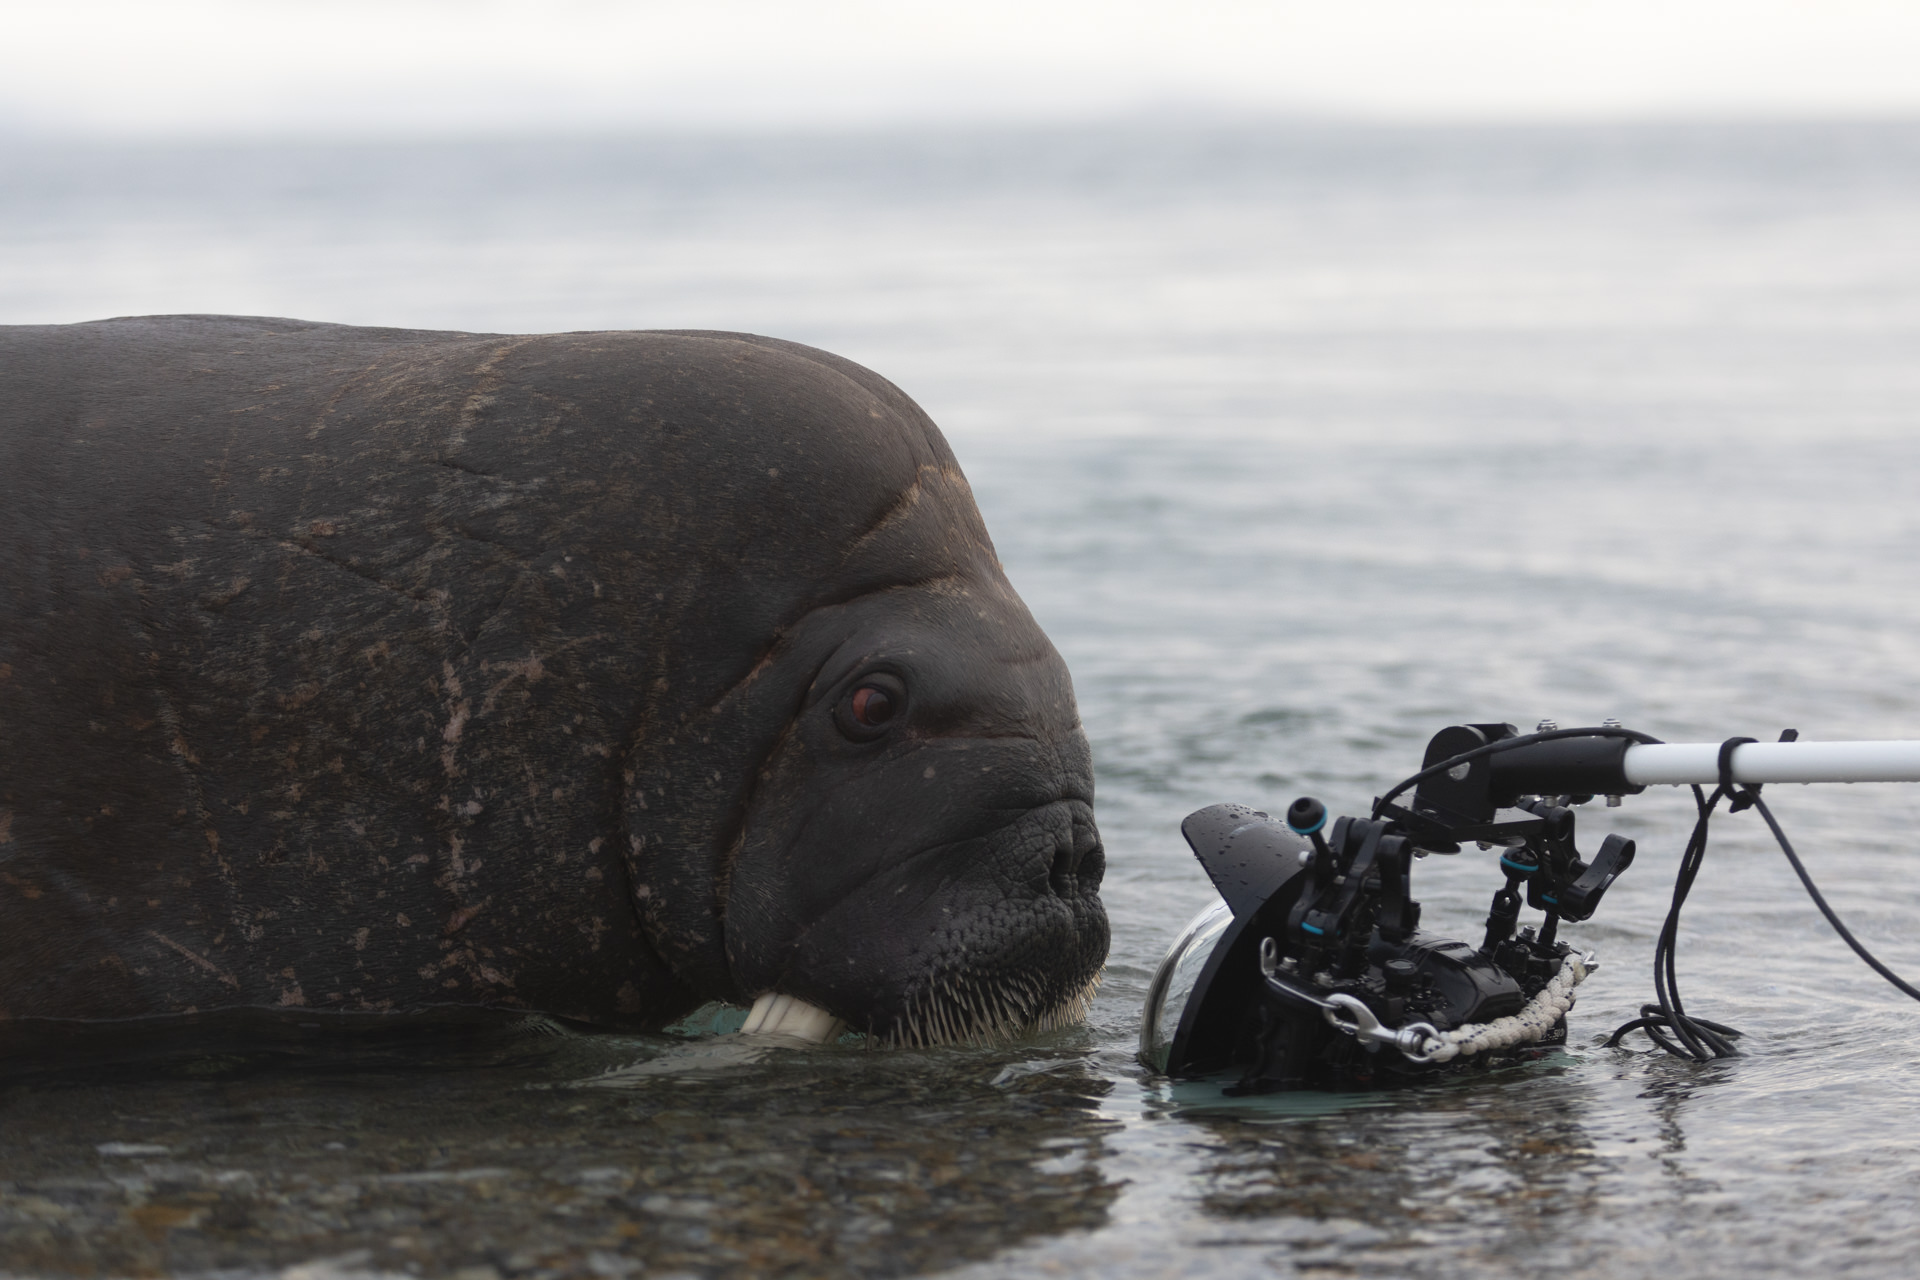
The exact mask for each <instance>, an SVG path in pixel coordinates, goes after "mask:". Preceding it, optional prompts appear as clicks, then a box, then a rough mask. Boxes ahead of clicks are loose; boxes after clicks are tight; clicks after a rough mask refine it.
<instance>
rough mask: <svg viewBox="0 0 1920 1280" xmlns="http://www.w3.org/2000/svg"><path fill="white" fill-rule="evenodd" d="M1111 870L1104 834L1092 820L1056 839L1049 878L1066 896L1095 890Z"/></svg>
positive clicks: (1060, 892)
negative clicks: (1103, 845) (1103, 839)
mask: <svg viewBox="0 0 1920 1280" xmlns="http://www.w3.org/2000/svg"><path fill="white" fill-rule="evenodd" d="M1106 869H1107V860H1106V854H1105V853H1104V852H1103V851H1102V849H1101V847H1100V833H1099V831H1098V830H1097V829H1095V827H1094V826H1093V824H1092V823H1090V822H1076V823H1074V824H1073V828H1072V830H1071V831H1070V832H1063V833H1062V834H1061V836H1060V837H1059V838H1058V839H1057V840H1056V841H1055V842H1054V847H1053V868H1052V870H1051V871H1050V872H1049V873H1048V876H1047V879H1048V880H1049V882H1051V884H1052V885H1053V891H1054V893H1056V894H1058V895H1059V896H1060V897H1062V898H1071V897H1074V896H1076V895H1078V894H1087V893H1094V892H1096V891H1098V890H1099V888H1100V881H1101V878H1102V877H1103V876H1104V874H1105V872H1106Z"/></svg>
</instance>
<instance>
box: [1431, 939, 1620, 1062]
mask: <svg viewBox="0 0 1920 1280" xmlns="http://www.w3.org/2000/svg"><path fill="white" fill-rule="evenodd" d="M1586 977H1587V966H1586V965H1584V964H1582V963H1581V962H1580V957H1578V956H1571V955H1570V956H1568V957H1567V958H1566V959H1565V960H1564V961H1563V962H1562V963H1561V965H1560V972H1558V973H1556V974H1554V975H1553V981H1551V982H1549V983H1547V985H1546V986H1544V987H1542V988H1540V992H1539V994H1537V995H1535V996H1534V997H1533V999H1531V1000H1529V1001H1528V1002H1527V1007H1526V1008H1524V1009H1522V1010H1521V1011H1520V1012H1518V1013H1516V1014H1513V1015H1512V1016H1511V1017H1506V1018H1496V1019H1495V1020H1494V1021H1492V1022H1470V1023H1468V1024H1467V1025H1466V1026H1464V1027H1455V1028H1454V1029H1453V1030H1451V1031H1447V1032H1443V1033H1441V1035H1440V1037H1439V1038H1438V1039H1430V1040H1428V1041H1426V1043H1425V1044H1423V1045H1422V1046H1421V1051H1422V1052H1424V1053H1426V1054H1428V1055H1429V1057H1428V1061H1430V1062H1451V1061H1453V1060H1454V1059H1455V1058H1462V1057H1472V1056H1473V1055H1474V1054H1476V1053H1491V1052H1494V1051H1496V1050H1500V1049H1511V1048H1512V1047H1513V1046H1514V1045H1517V1044H1532V1043H1533V1042H1534V1041H1536V1040H1538V1039H1540V1038H1541V1037H1542V1036H1544V1035H1546V1034H1547V1032H1549V1031H1551V1030H1553V1028H1554V1025H1555V1024H1556V1023H1558V1022H1559V1021H1560V1019H1561V1018H1563V1017H1565V1016H1566V1013H1567V1010H1569V1009H1571V1008H1573V989H1574V988H1575V987H1577V986H1579V985H1580V984H1581V983H1582V982H1584V981H1586Z"/></svg>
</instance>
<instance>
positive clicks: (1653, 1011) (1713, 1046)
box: [1607, 730, 1920, 1062]
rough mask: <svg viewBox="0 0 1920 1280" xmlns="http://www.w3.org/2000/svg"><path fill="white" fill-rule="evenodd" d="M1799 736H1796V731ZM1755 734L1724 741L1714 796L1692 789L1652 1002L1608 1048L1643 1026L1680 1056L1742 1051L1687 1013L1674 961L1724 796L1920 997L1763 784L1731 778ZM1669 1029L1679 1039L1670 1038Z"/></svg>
mask: <svg viewBox="0 0 1920 1280" xmlns="http://www.w3.org/2000/svg"><path fill="white" fill-rule="evenodd" d="M1792 734H1793V731H1792V730H1788V731H1787V733H1785V734H1782V735H1781V741H1783V742H1790V741H1792V740H1793V738H1792V737H1791V736H1789V735H1792ZM1795 736H1797V735H1795ZM1751 741H1753V739H1751V738H1729V739H1728V740H1727V741H1726V742H1724V743H1722V744H1721V745H1720V784H1719V785H1718V786H1716V787H1715V788H1714V789H1713V794H1712V795H1711V796H1708V795H1706V794H1705V793H1703V792H1702V791H1701V790H1700V788H1699V787H1698V786H1696V787H1694V788H1693V801H1694V805H1695V807H1696V808H1697V809H1698V811H1699V815H1700V816H1699V819H1698V820H1697V821H1696V822H1695V823H1694V827H1693V834H1692V835H1691V836H1689V837H1688V838H1687V845H1686V848H1685V849H1684V850H1683V851H1682V852H1681V855H1680V869H1679V871H1678V873H1677V874H1676V875H1675V877H1674V883H1673V904H1672V906H1671V907H1669V908H1668V910H1667V919H1666V923H1665V924H1664V925H1663V926H1662V927H1661V930H1660V937H1659V940H1658V941H1657V942H1655V944H1654V949H1653V991H1654V999H1655V1002H1656V1003H1654V1004H1645V1005H1641V1006H1640V1016H1639V1017H1638V1018H1635V1019H1633V1020H1632V1021H1630V1022H1626V1023H1623V1024H1621V1025H1620V1026H1619V1027H1618V1028H1616V1029H1615V1030H1614V1033H1613V1034H1612V1035H1611V1036H1609V1037H1608V1038H1607V1044H1608V1046H1609V1047H1611V1046H1617V1045H1618V1044H1619V1043H1620V1039H1621V1037H1622V1036H1625V1035H1626V1034H1628V1033H1629V1032H1632V1031H1644V1032H1646V1034H1647V1038H1648V1039H1649V1040H1651V1041H1653V1042H1654V1043H1655V1044H1657V1045H1659V1046H1660V1047H1661V1048H1662V1049H1664V1050H1666V1051H1667V1052H1668V1053H1671V1054H1673V1055H1675V1056H1676V1057H1682V1058H1692V1059H1694V1060H1695V1061H1696V1062H1707V1061H1711V1060H1712V1059H1714V1058H1731V1057H1736V1056H1738V1053H1739V1050H1737V1049H1735V1048H1734V1046H1733V1043H1732V1042H1733V1040H1734V1039H1736V1038H1738V1037H1739V1035H1740V1033H1739V1032H1738V1031H1736V1030H1734V1029H1733V1028H1732V1027H1728V1026H1723V1025H1721V1024H1720V1023H1718V1022H1709V1021H1708V1020H1707V1019H1705V1018H1695V1017H1691V1016H1689V1015H1688V1013H1687V1012H1686V1008H1685V1006H1684V1005H1682V1004H1681V1001H1680V976H1679V970H1678V967H1677V965H1676V962H1675V956H1676V951H1677V945H1676V944H1677V943H1678V940H1679V934H1680V908H1681V907H1682V906H1684V905H1685V903H1686V900H1687V894H1688V893H1689V892H1691V890H1692V889H1693V882H1694V878H1695V877H1696V876H1698V875H1699V874H1700V864H1701V862H1702V861H1703V860H1704V859H1705V858H1706V853H1707V824H1708V822H1709V821H1710V820H1711V819H1712V817H1713V811H1714V809H1715V807H1717V806H1718V805H1719V803H1720V801H1721V800H1722V799H1731V801H1732V803H1730V804H1729V805H1728V806H1727V811H1728V812H1729V813H1738V812H1739V811H1740V810H1742V809H1745V808H1749V807H1751V808H1754V809H1757V810H1759V812H1760V816H1761V817H1762V818H1763V819H1765V820H1766V824H1767V828H1768V829H1769V830H1770V831H1772V832H1773V838H1774V839H1775V840H1777V841H1778V842H1779V844H1780V851H1781V852H1782V853H1784V854H1786V855H1787V861H1788V862H1789V863H1791V864H1792V865H1793V870H1794V874H1796V875H1798V876H1799V877H1800V883H1801V884H1802V885H1803V886H1805V888H1806V890H1807V894H1808V896H1809V897H1811V898H1812V899H1813V905H1814V906H1816V907H1818V908H1820V914H1821V915H1823V916H1825V917H1826V918H1827V923H1828V924H1830V925H1832V926H1833V931H1834V932H1835V933H1837V934H1839V935H1840V937H1841V940H1842V941H1844V942H1845V943H1846V944H1847V945H1848V946H1849V947H1851V948H1853V952H1854V954H1855V955H1857V956H1859V957H1860V958H1861V959H1862V960H1864V961H1866V962H1867V964H1868V965H1869V966H1870V967H1871V968H1872V969H1873V971H1874V972H1875V973H1877V974H1879V975H1880V976H1881V977H1883V978H1885V979H1886V980H1887V981H1888V982H1890V983H1892V984H1893V985H1894V986H1895V987H1896V988H1898V989H1899V990H1900V991H1901V992H1902V993H1904V994H1905V995H1907V996H1910V997H1912V998H1913V999H1915V1000H1920V989H1916V988H1915V987H1913V986H1912V985H1911V984H1909V983H1908V982H1906V981H1905V980H1904V979H1902V978H1901V977H1900V975H1899V974H1897V973H1895V972H1894V971H1893V970H1891V969H1889V968H1887V966H1886V965H1884V964H1882V963H1880V961H1879V960H1878V959H1877V958H1875V956H1874V955H1873V953H1872V952H1870V951H1868V950H1867V949H1866V947H1865V946H1863V945H1861V943H1860V940H1859V939H1858V938H1855V937H1854V936H1853V934H1852V933H1851V932H1850V931H1849V930H1848V929H1847V926H1846V925H1844V924H1842V923H1841V922H1840V917H1839V916H1838V915H1836V914H1835V913H1834V910H1833V908H1832V907H1831V906H1829V905H1828V904H1827V900H1826V898H1825V897H1823V896H1822V895H1821V893H1820V890H1819V889H1818V888H1817V887H1815V885H1814V883H1813V877H1812V876H1810V875H1808V874H1807V868H1806V866H1805V865H1804V864H1803V863H1802V862H1801V861H1800V855H1799V854H1797V853H1795V852H1794V849H1793V844H1792V842H1791V841H1789V840H1788V839H1787V833H1786V832H1784V831H1782V830H1781V829H1780V824H1779V823H1778V822H1777V821H1775V820H1774V816H1773V811H1772V810H1771V809H1769V808H1767V802H1766V801H1764V800H1762V799H1761V798H1760V787H1759V786H1758V785H1757V784H1756V785H1753V786H1749V787H1738V786H1736V784H1735V783H1734V781H1733V771H1732V765H1731V761H1732V757H1733V748H1734V747H1736V746H1738V745H1739V744H1740V743H1742V742H1751ZM1668 1032H1671V1033H1672V1034H1673V1036H1674V1038H1675V1040H1678V1041H1679V1043H1677V1044H1676V1043H1675V1042H1674V1040H1670V1039H1668V1038H1667V1033H1668Z"/></svg>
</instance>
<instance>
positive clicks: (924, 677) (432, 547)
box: [0, 316, 1108, 1044]
mask: <svg viewBox="0 0 1920 1280" xmlns="http://www.w3.org/2000/svg"><path fill="white" fill-rule="evenodd" d="M0 525H4V530H5V536H4V539H0V1019H4V1020H7V1021H10V1022H11V1023H12V1024H13V1025H14V1026H15V1027H16V1028H18V1027H19V1026H22V1025H25V1024H27V1023H33V1022H36V1021H44V1020H69V1021H73V1020H77V1021H81V1022H93V1021H102V1020H120V1019H154V1018H159V1019H161V1020H163V1021H164V1020H165V1019H167V1018H171V1017H179V1016H185V1015H207V1014H210V1013H215V1012H218V1011H221V1010H259V1009H278V1010H293V1011H297V1012H298V1014H299V1015H300V1016H301V1017H303V1018H308V1019H314V1018H320V1019H323V1018H324V1015H326V1014H328V1013H330V1012H332V1013H339V1014H341V1015H356V1016H364V1015H381V1016H382V1017H391V1018H404V1017H405V1016H406V1015H408V1014H410V1013H423V1012H425V1011H431V1010H435V1009H445V1008H476V1009H496V1010H519V1011H528V1012H537V1013H541V1014H545V1015H550V1016H551V1017H554V1018H559V1019H565V1020H569V1021H571V1022H574V1023H579V1024H584V1025H586V1026H589V1027H604V1028H618V1029H636V1030H638V1029H648V1028H659V1027H661V1026H663V1025H666V1024H668V1023H670V1022H671V1021H672V1020H673V1019H675V1018H678V1017H681V1016H684V1015H685V1014H686V1013H687V1012H688V1011H690V1010H692V1009H694V1008H696V1007H698V1006H700V1005H702V1004H703V1003H705V1002H708V1001H728V1002H736V1003H741V1004H746V1003H750V1002H756V1001H757V1002H758V1003H757V1005H756V1013H755V1020H756V1024H758V1025H761V1026H763V1027H769V1028H777V1029H788V1030H798V1031H801V1032H803V1033H805V1034H809V1035H813V1036H815V1037H816V1038H820V1037H824V1036H825V1035H827V1034H828V1033H829V1029H830V1028H831V1029H837V1028H838V1027H840V1026H841V1025H844V1027H845V1028H847V1029H850V1030H853V1031H857V1032H864V1033H866V1034H868V1035H870V1036H872V1037H876V1038H877V1039H878V1040H880V1041H883V1042H895V1043H909V1044H928V1043H938V1042H953V1041H960V1040H979V1039H990V1038H994V1037H1004V1036H1009V1035H1014V1034H1019V1033H1021V1032H1023V1031H1024V1030H1026V1029H1029V1028H1035V1027H1047V1026H1051V1025H1056V1024H1061V1023H1067V1022H1071V1021H1073V1020H1075V1019H1076V1018H1078V1017H1079V1016H1081V1015H1082V1014H1083V1012H1084V1010H1085V1008H1086V1006H1087V1002H1088V1000H1089V998H1090V993H1091V991H1092V988H1093V984H1094V983H1095V982H1096V981H1097V979H1098V975H1099V973H1100V970H1101V966H1102V964H1103V962H1104V959H1105V956H1106V951H1107V940H1108V929H1107V921H1106V916H1105V913H1104V910H1103V908H1102V906H1101V903H1100V898H1099V885H1100V879H1101V872H1102V867H1103V854H1102V849H1101V844H1100V837H1099V833H1098V830H1097V828H1096V826H1095V824H1094V818H1093V810H1092V803H1093V777H1092V767H1091V758H1090V755H1089V751H1088V745H1087V739H1086V735H1085V733H1084V732H1083V730H1082V728H1081V724H1080V720H1079V716H1078V712H1077V710H1076V707H1075V703H1074V697H1073V689H1072V684H1071V681H1070V679H1069V677H1068V673H1067V670H1066V667H1065V665H1064V664H1063V663H1062V661H1061V658H1060V656H1059V654H1058V653H1057V652H1056V651H1055V649H1054V648H1053V646H1052V645H1051V644H1050V643H1049V642H1048V640H1047V638H1046V636H1045V635H1044V634H1043V633H1042V632H1041V630H1040V628H1039V627H1038V625H1036V623H1035V622H1034V620H1033V618H1032V616H1031V615H1030V614H1029V613H1028V611H1027V609H1026V607H1025V606H1024V605H1023V604H1022V603H1021V601H1020V599H1019V597H1018V596H1016V595H1015V594H1014V591H1013V589H1012V587H1011V586H1010V585H1009V584H1008V582H1007V579H1006V576H1005V574H1004V573H1003V571H1002V569H1001V567H1000V564H999V561H998V559H997V557H996V555H995V552H994V549H993V544H992V542H991V541H990V540H989V538H988V536H987V532H986V529H985V527H984V526H983V524H982V522H981V519H980V515H979V512H978V510H977V508H976V507H975V505H974V502H973V499H972V495H971V491H970V490H969V488H968V485H967V482H966V480H965V478H964V477H963V476H962V474H961V471H960V468H959V466H958V465H957V463H956V462H955V460H954V456H953V453H952V451H951V450H950V449H949V447H948V445H947V443H946V441H945V440H944V439H943V438H942V436H941V434H940V432H939V430H938V429H937V428H936V427H935V426H934V424H933V423H932V421H931V420H929V418H928V417H927V415H926V414H925V413H923V412H922V411H921V410H920V408H919V407H918V406H917V405H915V404H914V403H913V401H912V400H910V399H908V398H907V396H906V395H904V394H903V393H902V392H900V391H899V390H898V389H897V388H895V387H894V386H893V385H892V384H891V383H889V382H887V381H885V380H884V379H882V378H880V377H879V376H877V375H875V374H873V373H871V372H869V371H868V370H866V369H864V368H862V367H860V366H858V365H856V364H853V363H851V362H849V361H847V360H844V359H840V358H838V357H836V356H833V355H829V354H827V353H825V352H822V351H818V350H814V349H811V348H808V347H805V346H800V345H797V344H795V343H791V342H783V341H777V340H774V339H770V338H764V337H757V336H749V335H744V334H734V333H714V332H694V331H686V332H681V331H648V332H604V333H568V334H554V335H544V336H503V335H495V334H471V333H443V332H421V331H411V330H401V329H377V328H357V327H348V326H339V325H327V324H312V323H305V322H299V321H292V320H280V319H257V318H237V317H217V316H157V317H144V318H129V319H116V320H107V321H100V322H97V323H88V324H75V325H57V326H55V325H49V326H9V327H5V328H0Z"/></svg>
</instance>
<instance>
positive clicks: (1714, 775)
mask: <svg viewBox="0 0 1920 1280" xmlns="http://www.w3.org/2000/svg"><path fill="white" fill-rule="evenodd" d="M1730 763H1731V764H1732V766H1733V770H1732V772H1733V779H1734V781H1735V782H1920V742H1748V743H1742V744H1741V745H1740V746H1737V747H1735V748H1734V749H1733V759H1732V761H1731V762H1730ZM1622 765H1623V768H1624V770H1625V772H1626V775H1627V781H1628V782H1631V783H1632V784H1633V785H1634V786H1636V787H1651V786H1660V785H1663V784H1664V785H1669V786H1679V785H1681V784H1683V783H1688V782H1697V783H1701V784H1703V785H1712V784H1713V783H1716V782H1718V781H1720V744H1719V743H1717V742H1686V743H1661V744H1658V745H1652V744H1647V743H1635V744H1634V745H1633V746H1630V747H1628V748H1627V755H1626V759H1625V761H1623V762H1622Z"/></svg>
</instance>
